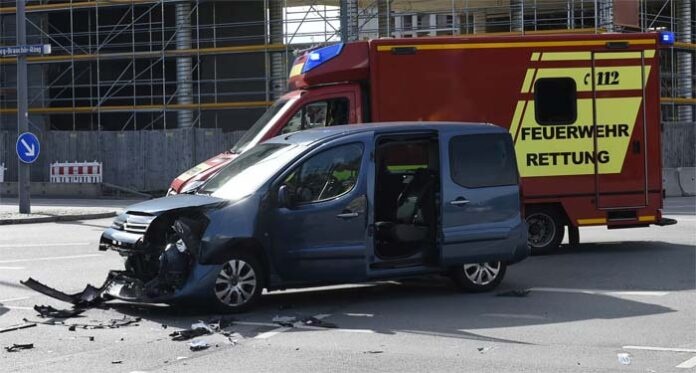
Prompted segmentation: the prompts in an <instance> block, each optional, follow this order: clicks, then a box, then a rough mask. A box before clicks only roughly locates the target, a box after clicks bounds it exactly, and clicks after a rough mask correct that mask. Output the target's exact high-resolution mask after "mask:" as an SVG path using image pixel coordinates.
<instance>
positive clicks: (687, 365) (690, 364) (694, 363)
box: [675, 356, 696, 369]
mask: <svg viewBox="0 0 696 373" xmlns="http://www.w3.org/2000/svg"><path fill="white" fill-rule="evenodd" d="M694 367H696V356H694V357H692V358H691V359H689V360H687V361H685V362H683V363H681V364H679V365H677V366H676V367H675V368H683V369H691V368H694Z"/></svg>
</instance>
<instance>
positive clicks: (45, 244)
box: [0, 242, 92, 249]
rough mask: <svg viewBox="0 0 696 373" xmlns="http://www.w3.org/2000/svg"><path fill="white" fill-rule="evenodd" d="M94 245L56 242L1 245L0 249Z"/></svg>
mask: <svg viewBox="0 0 696 373" xmlns="http://www.w3.org/2000/svg"><path fill="white" fill-rule="evenodd" d="M87 245H92V242H54V243H19V244H5V245H0V249H8V248H15V247H44V246H45V247H58V246H87Z"/></svg>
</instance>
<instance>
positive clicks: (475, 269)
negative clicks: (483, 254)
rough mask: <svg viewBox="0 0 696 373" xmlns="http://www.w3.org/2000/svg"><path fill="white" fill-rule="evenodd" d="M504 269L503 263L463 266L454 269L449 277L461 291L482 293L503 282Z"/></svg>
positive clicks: (505, 267) (505, 265) (505, 266)
mask: <svg viewBox="0 0 696 373" xmlns="http://www.w3.org/2000/svg"><path fill="white" fill-rule="evenodd" d="M506 269H507V264H506V263H504V262H484V263H473V264H464V265H461V266H458V267H456V268H454V270H453V271H452V275H451V276H452V280H453V281H454V283H455V284H456V285H457V287H459V288H460V289H461V290H464V291H468V292H472V293H482V292H485V291H490V290H493V289H495V288H496V287H497V286H498V285H499V284H500V282H501V281H503V277H505V270H506Z"/></svg>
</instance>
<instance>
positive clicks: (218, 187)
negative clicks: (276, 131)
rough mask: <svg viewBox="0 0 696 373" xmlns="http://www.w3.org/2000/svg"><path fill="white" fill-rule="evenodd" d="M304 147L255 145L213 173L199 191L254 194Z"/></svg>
mask: <svg viewBox="0 0 696 373" xmlns="http://www.w3.org/2000/svg"><path fill="white" fill-rule="evenodd" d="M303 150H304V146H300V145H290V144H273V143H269V144H260V145H257V146H254V147H253V148H251V149H249V150H248V151H246V152H244V153H243V154H242V155H240V156H239V157H238V158H235V159H234V160H233V161H232V162H230V164H228V165H227V166H225V167H224V168H223V169H222V170H220V172H218V173H217V174H215V175H214V176H213V177H211V178H210V179H209V180H208V181H207V182H206V183H205V184H203V186H202V187H201V189H200V190H199V191H198V193H199V194H209V195H213V196H215V197H219V198H225V199H229V200H235V199H239V198H242V197H244V196H247V195H249V194H252V193H254V192H255V191H256V190H257V189H258V188H260V187H261V186H262V185H263V184H264V183H265V182H266V181H268V179H270V178H271V177H273V175H275V174H276V173H277V172H278V171H279V170H280V169H282V168H283V167H284V166H285V165H286V164H288V163H289V162H292V161H293V160H294V159H295V157H296V156H297V155H299V154H300V153H301V152H302V151H303Z"/></svg>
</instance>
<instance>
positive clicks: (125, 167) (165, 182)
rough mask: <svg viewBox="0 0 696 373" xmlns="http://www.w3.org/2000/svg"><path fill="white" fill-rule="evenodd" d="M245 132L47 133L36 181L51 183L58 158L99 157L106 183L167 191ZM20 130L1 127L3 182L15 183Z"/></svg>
mask: <svg viewBox="0 0 696 373" xmlns="http://www.w3.org/2000/svg"><path fill="white" fill-rule="evenodd" d="M243 133H244V132H243V131H239V132H223V131H222V130H221V129H200V128H186V129H174V130H153V131H124V132H112V131H99V132H97V131H76V132H72V131H44V132H37V133H36V135H37V136H38V137H39V140H40V142H41V154H40V155H39V159H38V160H37V161H36V162H35V163H34V164H33V165H32V166H31V180H32V182H49V181H50V179H51V175H50V169H51V164H54V163H55V162H76V161H77V162H83V161H90V162H91V161H95V160H96V161H98V162H100V163H102V164H103V171H102V175H103V181H104V182H105V183H110V184H115V185H118V186H122V187H126V188H131V189H135V190H139V191H162V190H166V189H167V188H168V186H169V184H170V183H171V181H172V180H173V179H174V178H175V177H177V176H178V175H179V174H181V173H182V172H184V171H186V170H187V169H189V168H191V167H193V166H194V165H196V164H198V163H200V162H202V161H205V160H206V159H208V158H210V157H212V156H214V155H216V154H219V153H221V152H223V151H225V150H228V149H230V148H231V147H232V146H233V145H234V143H235V142H236V141H237V140H238V139H239V138H240V137H241V135H242V134H243ZM16 141H17V132H15V131H0V164H4V165H5V167H6V168H7V170H5V174H4V179H5V180H4V181H17V155H16V154H15V143H16Z"/></svg>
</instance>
